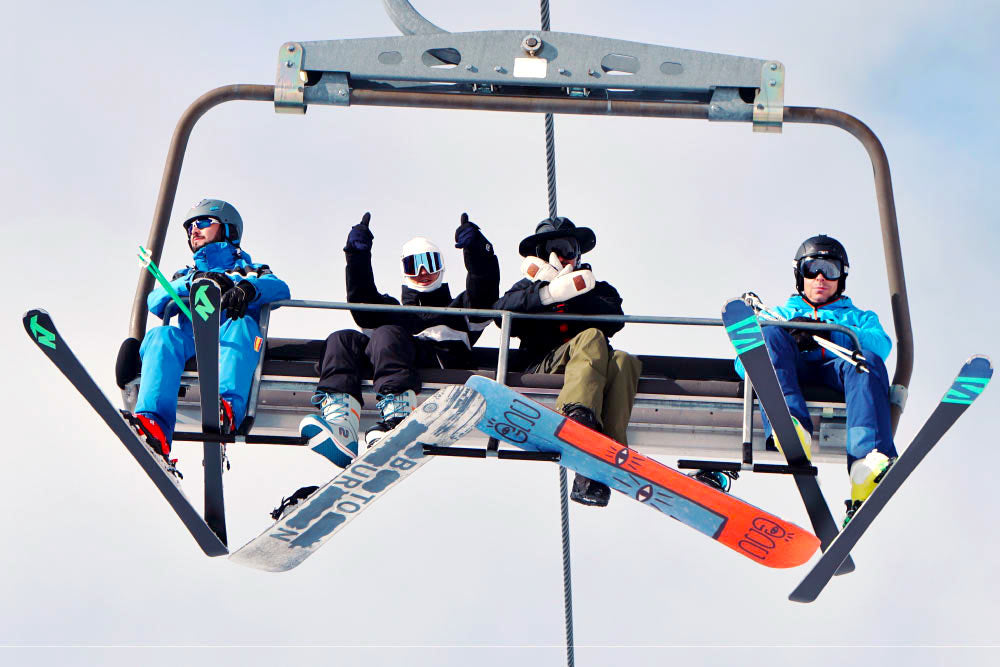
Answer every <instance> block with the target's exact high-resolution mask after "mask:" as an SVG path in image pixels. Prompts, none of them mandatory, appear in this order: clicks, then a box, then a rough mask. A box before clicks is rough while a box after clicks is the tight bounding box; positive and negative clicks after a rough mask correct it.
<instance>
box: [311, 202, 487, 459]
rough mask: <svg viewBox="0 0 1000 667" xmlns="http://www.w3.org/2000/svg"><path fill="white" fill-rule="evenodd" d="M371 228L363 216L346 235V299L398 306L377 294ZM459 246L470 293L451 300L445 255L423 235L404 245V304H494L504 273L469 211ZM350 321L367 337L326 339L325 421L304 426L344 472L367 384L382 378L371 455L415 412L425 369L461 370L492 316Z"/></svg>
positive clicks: (385, 315)
mask: <svg viewBox="0 0 1000 667" xmlns="http://www.w3.org/2000/svg"><path fill="white" fill-rule="evenodd" d="M370 220H371V214H370V213H365V215H364V217H363V218H362V219H361V222H360V223H358V224H356V225H354V227H352V228H351V231H350V233H349V234H348V236H347V245H346V246H345V247H344V253H345V254H346V256H347V300H348V302H350V303H373V304H392V305H399V304H400V301H397V300H396V299H394V298H393V297H391V296H389V295H388V294H382V293H380V292H379V290H378V288H377V287H376V286H375V276H374V273H373V272H372V253H371V250H372V240H373V239H374V235H373V234H372V232H371V229H369V221H370ZM455 247H456V248H461V249H462V252H463V254H464V256H465V268H466V272H467V273H466V279H465V284H466V289H465V291H464V292H462V293H461V294H459V295H458V296H457V297H454V298H452V296H451V291H450V290H449V288H448V285H447V283H445V282H444V268H445V267H444V263H443V260H442V257H441V252H440V249H439V248H438V247H437V246H436V245H434V244H433V243H432V242H431V241H430V240H429V239H427V238H424V237H420V236H418V237H416V238H414V239H411V240H410V241H408V242H407V243H406V244H404V245H403V251H402V255H401V264H402V273H403V282H404V284H403V286H402V298H401V302H402V305H405V306H433V307H452V308H490V307H491V306H492V305H493V302H494V301H496V299H497V296H498V295H499V293H500V266H499V264H498V263H497V259H496V256H495V255H494V254H493V246H492V245H491V244H490V242H489V241H487V240H486V237H485V236H483V234H482V232H481V231H480V230H479V227H478V226H477V225H476V224H475V223H474V222H472V221H470V220H469V216H468V215H467V214H465V213H463V214H462V217H461V222H460V224H459V226H458V229H457V230H456V232H455ZM352 315H353V316H354V321H355V322H357V323H358V326H360V327H362V328H363V329H364V330H365V332H364V333H362V332H360V331H356V330H353V329H344V330H341V331H335V332H334V333H332V334H330V335H329V336H328V337H327V339H326V343H325V345H324V350H323V357H322V360H321V361H320V363H319V366H318V370H319V384H318V385H317V388H316V393H315V394H314V395H313V403H314V404H315V405H317V406H318V408H319V411H320V414H314V415H309V416H307V417H306V418H305V419H303V420H302V422H301V424H300V425H299V432H300V434H301V435H303V436H304V437H307V438H309V443H310V446H311V447H312V449H313V450H314V451H316V452H318V453H320V454H322V455H324V456H326V457H327V458H329V459H330V460H331V461H333V463H334V464H335V465H338V466H340V467H346V466H347V465H348V464H349V463H350V462H351V460H352V459H353V458H354V457H356V456H357V455H358V428H359V425H360V413H361V406H362V405H363V400H362V396H361V381H362V379H363V378H368V377H370V378H373V380H374V386H375V392H376V394H377V396H378V403H377V404H376V406H377V407H378V409H379V412H380V415H381V420H380V421H379V422H378V423H377V424H375V426H373V427H372V428H371V429H369V430H368V431H367V433H365V444H366V445H367V446H368V447H371V446H372V445H374V444H375V442H377V441H378V439H379V438H381V437H382V436H384V435H385V433H386V432H387V431H389V430H390V429H392V428H395V427H396V425H397V424H399V422H401V421H402V420H403V419H404V418H405V417H406V416H407V415H408V414H409V413H410V412H412V411H413V408H414V407H415V405H416V392H417V391H419V390H420V375H419V374H418V373H417V369H418V368H427V367H439V368H451V367H462V365H463V364H464V363H465V360H466V358H467V357H468V355H469V353H470V352H471V350H472V346H473V345H474V344H475V343H476V341H477V340H478V339H479V337H480V335H481V334H482V331H483V329H485V328H486V327H487V326H488V325H489V323H490V320H489V318H470V317H466V316H464V315H445V314H435V313H412V312H368V311H352Z"/></svg>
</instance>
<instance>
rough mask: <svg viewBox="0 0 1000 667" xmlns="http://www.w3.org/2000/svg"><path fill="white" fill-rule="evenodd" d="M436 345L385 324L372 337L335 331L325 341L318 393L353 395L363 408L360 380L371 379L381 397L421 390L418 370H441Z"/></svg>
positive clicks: (353, 332)
mask: <svg viewBox="0 0 1000 667" xmlns="http://www.w3.org/2000/svg"><path fill="white" fill-rule="evenodd" d="M438 356H439V355H438V354H437V350H436V347H435V345H434V344H433V343H431V342H430V341H427V340H423V339H421V338H414V337H413V336H411V335H410V334H409V333H407V331H406V329H404V328H403V327H401V326H397V325H393V324H390V325H385V326H381V327H379V328H377V329H375V330H374V331H373V332H372V335H371V337H368V336H366V335H365V334H363V333H361V332H360V331H355V330H353V329H343V330H341V331H335V332H333V333H332V334H330V335H329V336H328V337H327V339H326V344H325V345H324V347H323V360H322V361H321V362H320V364H319V385H318V387H317V389H318V390H319V391H326V392H331V393H343V394H350V395H351V396H353V397H354V398H356V399H357V401H358V402H359V403H361V405H362V406H363V405H364V401H363V400H362V398H361V381H362V380H363V379H365V378H372V380H373V384H374V385H375V392H376V393H378V394H400V393H402V392H404V391H406V390H407V389H412V390H413V391H416V392H419V391H420V375H419V374H418V373H417V369H418V368H438V367H440V366H441V364H440V363H439V361H438Z"/></svg>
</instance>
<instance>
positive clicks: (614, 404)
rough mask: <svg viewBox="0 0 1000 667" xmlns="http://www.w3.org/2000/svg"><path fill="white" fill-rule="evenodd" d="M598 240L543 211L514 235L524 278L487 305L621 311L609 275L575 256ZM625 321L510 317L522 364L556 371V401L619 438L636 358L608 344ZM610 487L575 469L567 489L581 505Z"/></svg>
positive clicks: (604, 495)
mask: <svg viewBox="0 0 1000 667" xmlns="http://www.w3.org/2000/svg"><path fill="white" fill-rule="evenodd" d="M596 244H597V239H596V237H595V236H594V232H593V231H592V230H590V229H588V228H586V227H577V226H576V225H574V224H573V222H572V221H571V220H570V219H569V218H563V217H557V218H546V219H545V220H542V221H541V222H540V223H538V225H537V227H536V228H535V233H534V234H533V235H531V236H529V237H527V238H526V239H524V240H523V241H521V244H520V247H519V251H520V253H521V255H522V256H523V257H524V258H525V259H524V261H523V263H522V264H521V273H522V274H523V276H524V277H523V278H522V279H521V280H519V281H518V282H516V283H515V284H514V286H513V287H511V288H510V289H509V290H508V291H507V293H506V294H504V295H503V296H502V297H500V300H499V301H497V303H496V305H495V306H494V307H495V308H497V309H498V310H511V311H515V312H522V313H573V314H581V315H584V314H585V315H622V314H623V311H622V298H621V297H620V296H619V295H618V290H616V289H615V288H614V287H612V286H611V285H610V284H609V283H606V282H604V281H598V280H596V279H595V278H594V273H593V271H592V270H591V267H590V265H589V264H583V263H582V261H581V256H582V255H583V254H584V253H586V252H589V251H590V250H592V249H593V248H594V246H595V245H596ZM624 326H625V325H624V324H622V323H621V322H596V323H593V324H591V323H589V322H584V321H580V320H564V321H553V320H525V319H515V320H513V322H512V323H511V335H513V336H516V337H518V338H520V341H521V342H520V351H521V354H522V355H523V356H524V357H527V366H528V371H529V372H534V373H563V374H564V375H565V380H564V381H563V387H562V390H561V391H560V392H559V397H558V399H557V400H556V407H557V409H558V410H560V411H561V412H562V413H563V414H565V415H566V416H567V417H569V418H570V419H573V420H574V421H577V422H580V423H581V424H584V425H585V426H589V427H590V428H593V429H595V430H598V431H602V432H603V433H605V434H606V435H608V436H610V437H612V438H614V439H615V440H617V441H618V442H620V443H622V444H626V434H625V429H626V427H627V426H628V422H629V418H630V417H631V414H632V402H633V401H634V400H635V394H636V391H637V388H638V384H639V374H640V372H641V370H642V364H641V363H640V361H639V359H638V358H636V357H634V356H632V355H631V354H628V353H627V352H622V351H621V350H614V349H612V347H611V343H610V342H609V339H610V338H611V336H613V335H614V334H615V333H617V332H618V331H620V330H621V329H622V327H624ZM610 496H611V489H609V488H608V486H607V485H605V484H603V483H601V482H598V481H596V480H592V479H589V478H587V477H584V476H583V475H580V474H577V476H576V479H575V480H574V481H573V492H572V494H571V495H570V497H571V498H572V499H573V500H574V501H576V502H578V503H580V504H583V505H592V506H596V507H603V506H605V505H607V504H608V500H609V499H610Z"/></svg>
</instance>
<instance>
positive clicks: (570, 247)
mask: <svg viewBox="0 0 1000 667" xmlns="http://www.w3.org/2000/svg"><path fill="white" fill-rule="evenodd" d="M540 250H541V254H540V255H539V257H540V258H541V259H546V260H547V259H548V258H549V255H551V254H552V253H555V254H557V255H559V256H560V257H562V258H563V259H576V258H577V257H579V256H580V242H579V241H577V240H576V238H574V237H572V236H565V237H562V238H557V239H550V240H548V241H546V242H545V243H543V244H541V246H540Z"/></svg>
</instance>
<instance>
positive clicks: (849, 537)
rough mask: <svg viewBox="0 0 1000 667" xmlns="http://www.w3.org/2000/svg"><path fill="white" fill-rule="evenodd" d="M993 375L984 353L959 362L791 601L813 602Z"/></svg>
mask: <svg viewBox="0 0 1000 667" xmlns="http://www.w3.org/2000/svg"><path fill="white" fill-rule="evenodd" d="M992 377H993V364H991V363H990V360H989V359H988V358H987V357H984V356H980V355H976V356H974V357H971V358H970V359H969V360H968V361H966V362H965V365H964V366H962V370H961V371H960V372H959V374H958V377H956V378H955V380H954V382H952V384H951V387H950V388H949V389H948V391H947V392H946V393H945V395H944V398H942V399H941V402H940V403H939V404H938V406H937V407H936V408H935V409H934V412H933V413H931V416H930V417H928V418H927V421H926V422H924V425H923V427H921V429H920V432H919V433H917V435H916V437H915V438H913V442H911V443H910V446H909V447H907V448H906V450H905V451H904V452H903V453H902V454H901V455H900V456H899V458H897V459H896V462H895V463H894V464H893V465H892V467H891V468H889V472H888V473H886V475H885V477H884V478H883V479H882V481H881V482H879V484H878V486H876V487H875V490H874V491H873V492H872V494H871V495H870V496H869V497H868V499H867V500H866V501H865V502H864V503H863V504H862V505H861V507H860V508H859V509H858V511H857V512H856V513H855V514H854V517H853V518H852V519H851V521H850V523H848V524H847V526H846V527H845V528H844V531H843V532H842V533H841V534H840V537H838V538H837V539H836V540H834V542H833V544H831V545H830V548H829V549H828V550H827V551H826V553H824V554H823V556H822V557H821V558H820V559H819V560H818V561H817V562H816V564H815V565H814V566H813V568H812V570H810V571H809V574H807V575H806V576H805V578H804V579H802V582H801V583H799V585H798V586H797V587H796V588H795V590H794V591H792V593H791V595H789V596H788V599H789V600H792V601H794V602H812V601H813V600H815V599H816V598H817V597H819V594H820V593H821V592H822V591H823V589H824V588H825V587H826V585H827V584H828V583H829V582H830V579H831V577H832V576H833V574H834V572H835V571H836V569H837V566H838V564H839V563H840V562H841V561H842V560H843V559H844V558H846V557H848V555H849V554H850V553H851V550H852V549H853V548H854V546H855V545H856V544H857V543H858V540H860V539H861V537H862V536H863V535H864V534H865V531H866V530H868V527H869V526H870V525H871V524H872V522H873V521H874V520H875V517H877V516H878V515H879V513H880V512H881V511H882V509H883V508H884V507H885V506H886V504H888V502H889V500H890V499H891V498H892V496H893V495H894V494H895V493H896V491H898V490H899V488H900V487H901V486H902V485H903V482H905V481H906V479H907V478H908V477H909V476H910V473H912V472H913V471H914V470H915V469H916V467H917V465H918V464H919V463H920V462H921V461H922V460H923V459H924V457H925V456H927V454H928V452H930V451H931V449H933V448H934V445H936V444H937V443H938V441H939V440H941V437H942V436H944V434H945V433H947V432H948V429H949V428H951V427H952V425H954V424H955V422H956V421H958V418H959V417H961V416H962V414H963V413H964V412H965V411H966V410H967V409H968V408H969V406H970V405H972V402H973V401H975V400H976V398H977V397H978V396H979V394H981V393H982V392H983V390H984V389H986V385H987V384H989V381H990V378H992Z"/></svg>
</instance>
